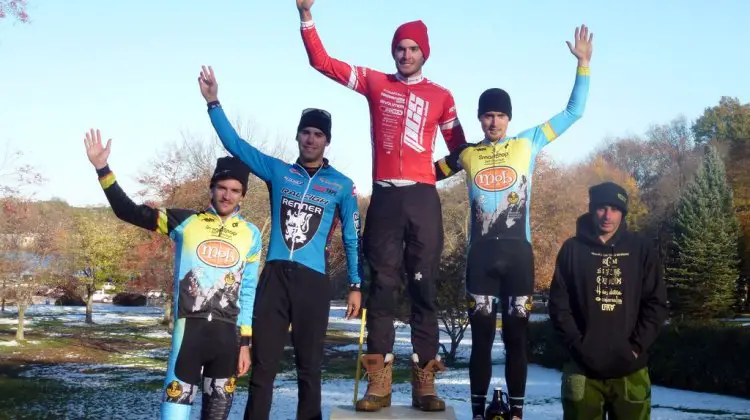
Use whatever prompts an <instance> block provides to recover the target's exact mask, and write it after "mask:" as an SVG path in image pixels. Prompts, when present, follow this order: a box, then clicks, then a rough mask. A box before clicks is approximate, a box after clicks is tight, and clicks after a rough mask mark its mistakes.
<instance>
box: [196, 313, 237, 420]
mask: <svg viewBox="0 0 750 420" xmlns="http://www.w3.org/2000/svg"><path fill="white" fill-rule="evenodd" d="M209 336H210V338H209V337H205V340H204V343H205V345H206V347H207V348H206V350H208V351H210V352H212V353H213V357H212V358H210V359H209V360H208V361H207V363H206V365H205V366H204V368H203V404H202V406H201V420H226V419H227V418H228V417H229V411H230V410H231V409H232V400H233V399H234V390H235V388H236V384H237V376H235V374H236V372H237V355H238V352H239V340H238V338H237V327H236V325H234V324H229V323H226V322H221V321H217V322H214V323H213V329H212V330H211V332H210V333H209Z"/></svg>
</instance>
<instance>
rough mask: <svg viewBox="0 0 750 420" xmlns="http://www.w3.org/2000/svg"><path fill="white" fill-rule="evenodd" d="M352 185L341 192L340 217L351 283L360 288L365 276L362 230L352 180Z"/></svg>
mask: <svg viewBox="0 0 750 420" xmlns="http://www.w3.org/2000/svg"><path fill="white" fill-rule="evenodd" d="M350 185H351V187H350V188H348V189H345V190H343V191H342V192H341V194H342V199H341V204H340V206H339V218H340V219H341V237H342V239H343V241H344V251H345V253H346V265H347V271H348V274H349V284H350V286H351V287H354V288H356V289H359V288H360V285H361V284H362V277H363V268H362V234H361V232H362V231H361V226H360V216H359V206H358V204H357V190H356V188H355V186H354V184H353V183H351V181H350Z"/></svg>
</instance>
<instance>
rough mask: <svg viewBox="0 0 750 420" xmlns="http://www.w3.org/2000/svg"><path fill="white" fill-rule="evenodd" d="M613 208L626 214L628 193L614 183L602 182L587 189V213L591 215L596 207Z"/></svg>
mask: <svg viewBox="0 0 750 420" xmlns="http://www.w3.org/2000/svg"><path fill="white" fill-rule="evenodd" d="M601 206H613V207H617V208H618V209H620V211H622V215H623V216H624V215H626V214H628V193H627V191H625V189H624V188H622V187H621V186H619V185H617V184H615V183H614V182H604V183H601V184H598V185H594V186H593V187H591V188H589V211H590V212H591V213H593V212H594V211H596V209H597V208H598V207H601Z"/></svg>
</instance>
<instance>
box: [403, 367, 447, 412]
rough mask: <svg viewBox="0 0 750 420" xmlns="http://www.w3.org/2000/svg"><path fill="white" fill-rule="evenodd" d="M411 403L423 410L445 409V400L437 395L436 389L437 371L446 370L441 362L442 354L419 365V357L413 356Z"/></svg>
mask: <svg viewBox="0 0 750 420" xmlns="http://www.w3.org/2000/svg"><path fill="white" fill-rule="evenodd" d="M411 360H412V364H411V405H412V406H413V407H416V408H418V409H420V410H422V411H445V401H443V400H441V399H440V398H438V396H437V392H436V391H435V373H436V372H442V371H444V370H445V366H444V365H443V364H442V363H441V362H440V356H436V357H435V359H433V360H430V361H429V362H427V364H426V365H425V366H424V368H421V369H420V367H419V357H418V356H417V355H416V354H413V355H412V357H411Z"/></svg>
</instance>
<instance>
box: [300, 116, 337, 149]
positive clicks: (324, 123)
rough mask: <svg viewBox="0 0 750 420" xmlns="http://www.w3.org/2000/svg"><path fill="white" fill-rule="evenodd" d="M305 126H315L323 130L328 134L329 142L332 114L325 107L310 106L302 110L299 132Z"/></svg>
mask: <svg viewBox="0 0 750 420" xmlns="http://www.w3.org/2000/svg"><path fill="white" fill-rule="evenodd" d="M305 127H313V128H317V129H318V130H320V131H322V132H323V134H325V135H326V139H328V142H329V143H330V141H331V114H330V113H329V112H328V111H326V110H323V109H315V108H308V109H305V110H304V111H302V117H300V120H299V125H297V132H298V133H299V132H300V131H302V129H303V128H305Z"/></svg>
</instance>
